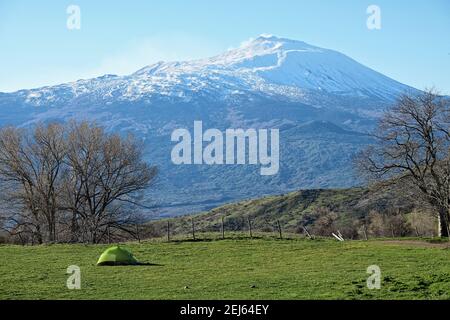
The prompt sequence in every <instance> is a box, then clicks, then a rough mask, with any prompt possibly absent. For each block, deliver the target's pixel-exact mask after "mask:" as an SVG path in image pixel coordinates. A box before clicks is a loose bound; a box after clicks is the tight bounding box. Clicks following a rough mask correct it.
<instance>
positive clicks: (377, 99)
mask: <svg viewBox="0 0 450 320" xmlns="http://www.w3.org/2000/svg"><path fill="white" fill-rule="evenodd" d="M415 90H416V89H414V88H411V87H409V86H407V85H404V84H401V83H399V82H397V81H395V80H393V79H390V78H388V77H386V76H384V75H382V74H380V73H378V72H376V71H373V70H372V69H370V68H367V67H365V66H363V65H361V64H359V63H358V62H356V61H355V60H353V59H351V58H349V57H347V56H345V55H343V54H341V53H339V52H337V51H333V50H330V49H323V48H319V47H315V46H312V45H309V44H307V43H305V42H302V41H297V40H290V39H285V38H278V37H275V36H260V37H258V38H256V39H253V40H251V41H247V42H245V43H244V44H243V45H242V46H240V47H239V48H236V49H231V50H228V51H226V52H224V53H222V54H219V55H216V56H215V57H211V58H206V59H198V60H193V61H181V62H158V63H155V64H153V65H150V66H146V67H144V68H141V69H140V70H137V71H136V72H134V73H132V74H130V75H126V76H117V75H110V74H107V75H103V76H101V77H97V78H93V79H85V80H79V81H75V82H70V83H65V84H60V85H57V86H47V87H43V88H37V89H31V90H19V91H17V92H14V93H0V125H2V126H4V125H15V126H19V127H30V126H33V125H35V124H36V123H39V122H44V123H45V122H51V121H60V122H61V121H67V120H69V119H73V118H76V119H78V120H90V121H96V122H97V123H99V124H101V125H103V126H104V127H105V128H106V130H108V131H111V132H118V133H128V132H130V133H133V134H134V135H135V136H137V137H138V138H139V139H142V140H143V141H145V150H144V153H145V158H146V159H147V160H148V161H149V162H150V163H151V164H155V165H157V166H158V167H159V168H160V176H159V180H158V183H157V185H156V186H155V187H154V188H153V189H151V190H149V192H148V194H147V196H148V197H147V198H148V199H149V200H148V201H147V202H148V203H146V204H147V205H148V206H149V207H155V208H158V209H154V210H153V211H152V212H148V215H157V216H164V215H172V214H183V213H192V212H198V211H202V210H204V209H206V208H210V206H211V205H214V206H216V205H220V204H222V203H225V202H231V201H238V200H240V199H244V198H251V197H259V196H264V195H270V194H280V193H286V192H289V191H293V190H298V189H305V188H338V187H339V188H345V187H353V186H355V185H358V184H360V181H359V179H358V177H357V176H356V174H355V173H354V172H353V169H352V164H351V163H352V162H351V159H352V158H353V156H354V155H355V154H356V153H357V152H358V151H359V150H361V149H362V148H363V147H364V146H366V145H367V144H369V143H370V141H371V140H370V137H368V136H367V135H366V134H365V133H366V132H368V131H370V130H371V129H373V128H374V126H375V124H376V121H377V119H378V117H379V116H380V115H381V114H382V112H383V110H384V109H385V108H387V107H389V106H390V105H391V104H392V103H394V102H395V100H396V99H397V98H398V96H399V95H400V94H401V93H402V92H405V91H411V92H414V91H415ZM416 91H417V90H416ZM197 120H201V121H202V122H203V125H204V127H205V128H217V129H219V130H225V129H227V128H243V129H246V128H268V129H272V128H273V129H280V132H281V136H280V152H281V153H280V171H279V173H278V174H277V175H275V176H273V177H261V176H260V175H259V173H258V172H259V170H258V168H257V167H255V166H240V165H230V166H220V165H217V166H189V165H185V166H177V165H174V164H173V163H171V161H170V153H171V149H172V147H173V146H174V143H173V142H172V141H171V139H170V134H171V132H172V131H173V130H174V129H177V128H186V129H188V130H191V129H192V127H193V123H194V121H197Z"/></svg>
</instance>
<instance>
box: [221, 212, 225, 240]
mask: <svg viewBox="0 0 450 320" xmlns="http://www.w3.org/2000/svg"><path fill="white" fill-rule="evenodd" d="M222 239H225V226H224V223H223V217H222Z"/></svg>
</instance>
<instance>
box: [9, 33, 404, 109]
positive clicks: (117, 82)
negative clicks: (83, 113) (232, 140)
mask: <svg viewBox="0 0 450 320" xmlns="http://www.w3.org/2000/svg"><path fill="white" fill-rule="evenodd" d="M408 89H411V88H409V87H407V86H406V85H403V84H401V83H399V82H397V81H395V80H392V79H390V78H388V77H386V76H384V75H382V74H380V73H378V72H376V71H373V70H371V69H369V68H367V67H365V66H363V65H361V64H359V63H357V62H356V61H354V60H352V59H351V58H349V57H347V56H345V55H343V54H341V53H339V52H336V51H333V50H328V49H322V48H319V47H315V46H312V45H309V44H307V43H305V42H301V41H295V40H289V39H283V38H277V37H274V36H260V37H258V38H256V39H254V40H251V41H248V42H246V43H245V44H244V45H242V46H241V47H239V48H237V49H233V50H229V51H227V52H225V53H223V54H221V55H218V56H215V57H212V58H207V59H200V60H194V61H185V62H158V63H156V64H153V65H150V66H147V67H144V68H142V69H141V70H138V71H137V72H135V73H133V74H131V75H128V76H120V77H119V76H115V75H105V76H102V77H98V78H94V79H89V80H79V81H76V82H72V83H67V84H62V85H58V86H53V87H44V88H38V89H32V90H21V91H19V92H17V94H18V95H19V96H20V97H21V98H22V99H24V102H25V103H27V104H31V105H35V106H40V105H56V104H60V103H69V102H72V101H73V102H75V101H77V102H78V101H79V100H81V101H82V100H83V98H84V97H87V96H88V97H89V99H91V100H92V99H95V100H97V101H104V102H106V103H107V102H108V101H117V100H122V101H134V100H139V99H145V98H151V97H152V96H154V95H157V96H163V97H172V98H177V99H181V100H184V101H190V100H192V99H194V98H195V96H196V95H197V94H198V93H199V92H202V93H204V94H213V95H214V96H215V97H216V98H221V99H225V98H227V97H230V96H233V95H238V94H242V93H246V92H248V91H252V92H254V93H256V94H266V95H279V96H286V97H289V98H291V99H298V100H301V99H303V98H305V96H306V95H308V94H311V92H316V94H320V93H321V92H323V93H329V94H340V95H352V96H362V97H374V96H375V97H379V98H381V99H392V98H393V97H395V96H397V95H398V94H399V93H400V92H403V91H405V90H408Z"/></svg>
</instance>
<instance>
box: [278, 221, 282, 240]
mask: <svg viewBox="0 0 450 320" xmlns="http://www.w3.org/2000/svg"><path fill="white" fill-rule="evenodd" d="M277 225H278V232H279V233H280V239H283V235H282V234H281V225H280V220H277Z"/></svg>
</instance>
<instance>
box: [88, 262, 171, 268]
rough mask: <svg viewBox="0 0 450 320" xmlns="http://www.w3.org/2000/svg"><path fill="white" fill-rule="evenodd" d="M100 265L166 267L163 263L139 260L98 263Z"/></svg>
mask: <svg viewBox="0 0 450 320" xmlns="http://www.w3.org/2000/svg"><path fill="white" fill-rule="evenodd" d="M96 266H98V267H164V265H163V264H159V263H150V262H138V263H135V264H125V263H102V264H97V265H96Z"/></svg>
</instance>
